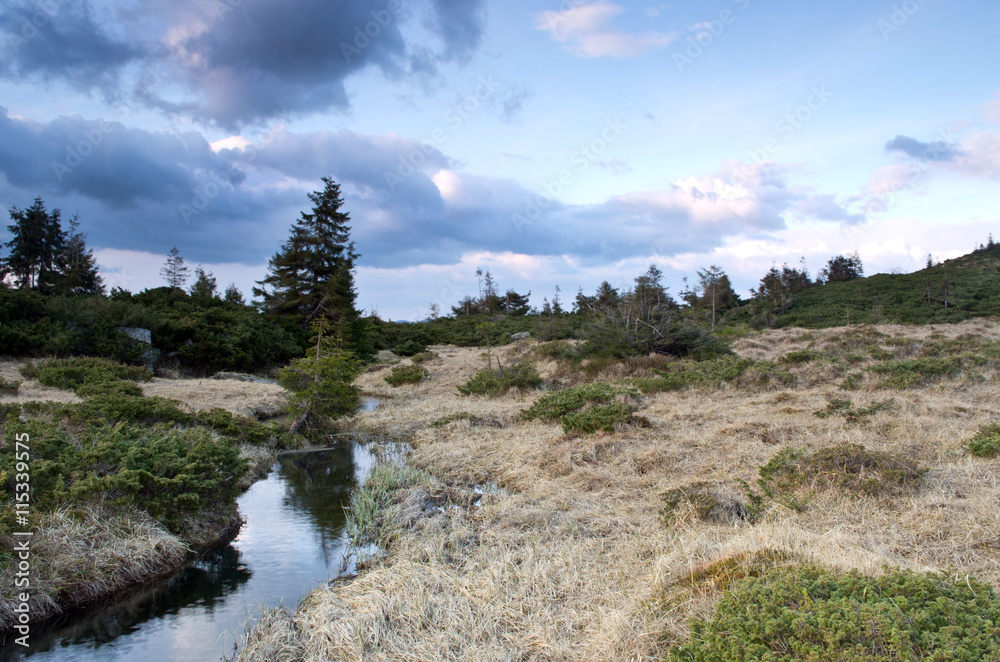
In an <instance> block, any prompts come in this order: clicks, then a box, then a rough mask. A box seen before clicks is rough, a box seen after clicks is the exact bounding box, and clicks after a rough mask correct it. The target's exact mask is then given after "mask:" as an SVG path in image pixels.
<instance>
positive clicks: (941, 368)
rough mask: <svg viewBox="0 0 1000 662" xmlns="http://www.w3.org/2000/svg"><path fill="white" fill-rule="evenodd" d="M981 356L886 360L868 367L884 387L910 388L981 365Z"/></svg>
mask: <svg viewBox="0 0 1000 662" xmlns="http://www.w3.org/2000/svg"><path fill="white" fill-rule="evenodd" d="M985 361H986V359H982V358H981V357H969V356H965V357H955V356H952V357H947V358H938V357H927V358H919V359H909V360H905V361H886V362H884V363H878V364H876V365H873V366H871V367H869V368H868V370H869V372H872V373H874V374H876V375H878V376H879V377H880V380H879V385H880V386H882V387H884V388H910V387H912V386H920V385H922V384H926V383H927V382H928V381H930V380H932V379H944V378H946V377H957V376H958V375H960V374H961V373H962V372H963V370H965V369H966V368H967V367H971V366H973V365H982V364H983V363H984V362H985Z"/></svg>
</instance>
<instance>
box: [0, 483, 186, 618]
mask: <svg viewBox="0 0 1000 662" xmlns="http://www.w3.org/2000/svg"><path fill="white" fill-rule="evenodd" d="M189 551H190V550H189V548H188V547H187V545H185V544H184V543H183V542H182V541H181V540H180V538H178V537H177V536H176V535H173V534H171V533H169V532H168V531H167V530H166V529H165V528H164V527H163V526H162V525H160V524H159V523H158V522H156V521H155V520H153V519H152V518H151V517H149V515H147V514H146V513H144V512H142V511H140V510H138V509H135V508H126V509H121V508H115V507H111V506H108V505H105V504H102V503H97V504H92V505H77V506H74V507H72V508H62V509H59V510H56V511H54V512H52V513H50V514H48V515H46V516H44V517H43V519H42V520H41V521H40V523H39V527H38V529H37V532H36V535H35V537H34V538H33V540H32V573H33V574H32V576H31V577H30V579H31V585H32V590H31V591H30V596H31V601H30V603H29V605H30V607H31V613H32V617H33V618H35V619H42V618H47V617H50V616H54V615H56V614H59V613H62V612H63V611H64V610H66V609H70V608H72V607H75V606H80V605H85V604H88V603H91V602H95V601H98V600H102V599H104V598H107V597H110V596H112V595H114V594H116V593H118V592H119V591H121V590H122V589H125V588H128V587H129V586H132V585H134V584H135V583H137V582H141V581H146V580H149V579H152V578H154V577H157V576H158V575H162V574H164V573H169V572H171V571H173V570H175V569H176V568H177V567H178V565H179V564H180V563H181V562H183V560H184V559H185V557H186V555H187V554H188V552H189ZM0 586H2V589H0V591H2V597H3V599H2V600H0V630H2V629H4V628H6V627H10V625H12V624H13V623H14V622H15V618H16V615H15V614H14V613H13V612H12V611H11V608H12V607H13V605H14V604H16V601H15V600H14V595H15V591H16V589H15V587H14V586H13V584H8V583H7V582H3V583H2V585H0Z"/></svg>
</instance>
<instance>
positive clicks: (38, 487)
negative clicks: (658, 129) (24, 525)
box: [0, 420, 247, 533]
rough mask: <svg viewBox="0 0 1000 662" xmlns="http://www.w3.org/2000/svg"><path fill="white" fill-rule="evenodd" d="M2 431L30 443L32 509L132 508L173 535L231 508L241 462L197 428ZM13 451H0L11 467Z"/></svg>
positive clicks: (7, 477)
mask: <svg viewBox="0 0 1000 662" xmlns="http://www.w3.org/2000/svg"><path fill="white" fill-rule="evenodd" d="M8 431H9V432H11V436H12V438H13V435H14V434H17V433H21V432H24V433H28V434H29V435H30V438H31V449H32V466H31V483H32V495H33V502H32V507H33V509H34V510H36V511H38V512H43V511H46V510H54V509H55V508H58V507H59V506H61V505H63V504H65V503H67V502H69V501H71V500H75V499H86V498H97V499H102V500H105V501H109V502H112V503H116V504H119V505H125V504H128V505H134V506H137V507H139V508H141V509H143V510H145V511H146V512H148V513H149V514H150V515H152V516H153V517H155V518H156V519H158V520H159V521H160V522H162V523H163V524H164V525H165V526H166V527H167V528H168V529H170V530H171V531H173V532H175V533H180V532H181V530H182V526H183V522H184V520H185V519H186V518H187V517H189V516H198V515H202V514H204V511H207V510H211V509H214V508H217V507H220V506H228V505H231V504H232V502H233V500H234V499H235V498H236V496H237V495H238V494H239V481H240V479H241V478H242V477H243V475H244V474H245V473H246V470H247V465H246V461H245V460H243V459H241V458H240V456H239V451H238V450H237V449H236V448H235V447H234V446H233V444H232V443H231V442H230V441H228V440H225V439H216V438H214V437H213V436H212V434H211V433H210V432H209V431H208V430H205V429H202V428H178V427H176V426H173V425H164V424H159V425H154V426H149V427H147V426H141V425H134V424H131V423H117V424H113V425H106V426H94V427H91V428H86V429H84V430H83V431H81V432H78V433H75V434H74V435H73V436H71V435H70V434H69V433H68V432H67V431H66V430H64V429H62V428H61V427H60V426H59V425H58V424H56V423H51V422H44V421H38V420H30V421H26V422H21V421H10V422H9V423H8ZM13 452H14V445H13V444H5V445H3V446H0V458H2V459H3V462H4V465H5V466H12V465H13V462H8V461H7V460H12V459H13V457H12V455H13ZM0 475H2V478H3V483H2V484H0V500H6V499H7V498H9V496H10V494H12V492H13V487H14V486H13V481H14V475H13V473H10V474H7V473H6V472H4V473H2V474H0Z"/></svg>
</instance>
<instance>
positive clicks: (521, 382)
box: [458, 363, 545, 397]
mask: <svg viewBox="0 0 1000 662" xmlns="http://www.w3.org/2000/svg"><path fill="white" fill-rule="evenodd" d="M544 383H545V380H543V379H542V376H541V375H539V374H538V369H537V368H535V366H534V365H532V364H530V363H515V364H512V365H509V366H507V367H506V368H504V369H503V370H497V369H494V368H487V369H485V370H480V371H479V372H477V373H476V374H475V375H474V376H473V377H472V379H470V380H469V381H468V382H466V383H465V385H464V386H459V387H458V392H459V393H461V394H462V395H487V396H490V397H496V396H499V395H503V394H504V393H506V392H507V391H509V390H510V389H512V388H518V389H522V390H528V389H534V388H538V387H539V386H541V385H542V384H544Z"/></svg>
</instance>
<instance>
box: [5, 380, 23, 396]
mask: <svg viewBox="0 0 1000 662" xmlns="http://www.w3.org/2000/svg"><path fill="white" fill-rule="evenodd" d="M19 388H21V382H12V381H8V380H6V379H4V378H2V377H0V395H14V394H16V393H17V390H18V389H19Z"/></svg>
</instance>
